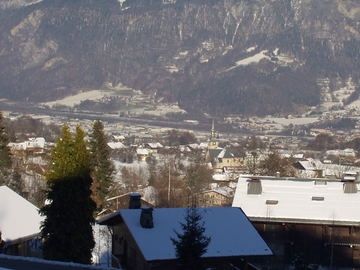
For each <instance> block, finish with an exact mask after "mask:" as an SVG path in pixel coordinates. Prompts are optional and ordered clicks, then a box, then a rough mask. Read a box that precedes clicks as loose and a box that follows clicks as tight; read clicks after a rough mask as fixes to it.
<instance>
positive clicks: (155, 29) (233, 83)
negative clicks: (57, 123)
mask: <svg viewBox="0 0 360 270" xmlns="http://www.w3.org/2000/svg"><path fill="white" fill-rule="evenodd" d="M34 3H36V4H34ZM0 8H1V9H2V10H0V33H1V34H0V89H1V90H0V96H1V97H6V98H10V99H14V100H33V101H50V100H53V99H55V98H58V97H63V96H66V95H69V94H73V93H76V92H77V91H79V89H97V88H99V87H101V86H102V85H104V84H107V85H108V84H112V85H117V84H118V83H123V84H125V85H127V86H129V87H132V88H136V89H141V90H143V91H145V92H147V93H154V94H155V93H156V96H157V97H158V98H165V99H166V100H170V101H178V102H179V104H180V106H182V107H183V108H185V109H187V110H196V111H202V112H207V113H210V114H227V113H243V114H272V113H287V112H294V111H301V110H304V109H306V108H308V107H309V106H314V105H317V104H319V103H320V102H324V99H331V100H332V101H331V102H338V101H334V100H336V98H335V94H336V93H337V92H336V91H342V92H341V93H345V92H346V93H347V94H344V95H343V94H342V97H344V99H345V100H341V102H343V103H344V104H348V103H351V102H352V101H353V100H356V99H357V97H358V93H359V85H360V83H359V80H360V2H359V1H358V0H328V1H318V0H273V1H268V0H253V1H248V0H236V1H235V0H191V1H190V0H177V1H174V0H173V1H170V0H167V1H165V0H126V1H124V0H121V1H118V0H77V1H67V0H43V1H30V0H16V1H14V0H11V1H9V0H0ZM324 82H326V85H324ZM349 82H351V89H350V90H351V91H350V92H351V93H350V92H349V91H347V90H346V89H345V88H346V87H347V86H348V85H350V84H349ZM344 89H345V90H344ZM343 90H344V91H343ZM334 93H335V94H334ZM349 93H350V94H349ZM329 97H330V98H329Z"/></svg>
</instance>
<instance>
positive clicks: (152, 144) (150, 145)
mask: <svg viewBox="0 0 360 270" xmlns="http://www.w3.org/2000/svg"><path fill="white" fill-rule="evenodd" d="M147 145H148V146H149V147H150V148H152V149H157V148H163V147H164V146H163V145H162V144H161V143H159V142H156V143H148V144H147Z"/></svg>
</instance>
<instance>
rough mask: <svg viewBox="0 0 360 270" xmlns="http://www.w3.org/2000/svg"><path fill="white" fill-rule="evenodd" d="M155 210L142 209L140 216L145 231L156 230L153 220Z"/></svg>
mask: <svg viewBox="0 0 360 270" xmlns="http://www.w3.org/2000/svg"><path fill="white" fill-rule="evenodd" d="M152 212H153V209H152V208H142V209H141V215H140V225H141V227H143V228H145V229H151V228H154V220H153V214H152Z"/></svg>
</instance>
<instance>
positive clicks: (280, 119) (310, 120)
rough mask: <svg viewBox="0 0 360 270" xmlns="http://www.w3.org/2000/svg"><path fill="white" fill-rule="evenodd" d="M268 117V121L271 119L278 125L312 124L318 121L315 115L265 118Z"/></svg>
mask: <svg viewBox="0 0 360 270" xmlns="http://www.w3.org/2000/svg"><path fill="white" fill-rule="evenodd" d="M265 119H269V120H270V121H273V122H275V123H277V124H280V125H284V126H287V125H290V124H293V125H307V124H312V123H315V122H318V121H319V118H317V117H297V118H283V117H269V118H265Z"/></svg>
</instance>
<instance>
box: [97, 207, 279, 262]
mask: <svg viewBox="0 0 360 270" xmlns="http://www.w3.org/2000/svg"><path fill="white" fill-rule="evenodd" d="M198 211H199V213H200V214H201V216H202V218H203V221H204V222H205V234H206V235H207V236H210V237H211V242H210V244H209V246H208V249H207V252H206V253H205V254H204V255H203V257H227V256H256V255H271V254H272V253H271V250H270V248H269V247H268V246H267V244H266V243H265V242H264V240H263V239H262V238H261V237H260V235H259V234H258V232H257V231H256V230H255V228H254V227H253V225H252V224H251V223H250V221H249V220H248V218H247V217H246V215H245V214H244V213H243V211H242V210H241V209H238V208H232V207H214V208H198ZM140 213H141V209H122V210H119V212H118V215H120V216H121V217H122V220H123V221H124V223H125V224H126V225H127V227H128V228H129V231H130V233H131V234H132V236H133V238H134V240H135V241H136V243H137V246H138V247H139V249H140V250H141V252H142V254H143V256H144V257H145V259H146V260H148V261H154V260H171V259H175V258H176V255H175V247H174V245H173V244H172V242H171V238H176V235H175V233H174V230H176V231H178V232H181V226H180V222H184V219H185V216H186V208H155V209H154V211H153V220H154V228H152V229H145V228H143V227H141V225H140ZM111 218H114V215H110V216H109V219H111ZM106 220H107V218H105V219H103V220H101V221H100V223H101V224H104V223H106ZM155 243H156V244H155ZM154 245H156V248H154Z"/></svg>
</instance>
